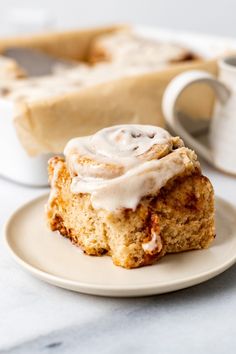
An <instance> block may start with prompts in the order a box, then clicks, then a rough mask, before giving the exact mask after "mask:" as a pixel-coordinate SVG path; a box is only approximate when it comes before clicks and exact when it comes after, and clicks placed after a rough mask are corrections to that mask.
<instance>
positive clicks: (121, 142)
mask: <svg viewBox="0 0 236 354" xmlns="http://www.w3.org/2000/svg"><path fill="white" fill-rule="evenodd" d="M64 153H65V156H66V162H67V165H68V168H69V171H70V174H71V176H72V183H71V191H72V193H89V194H91V202H92V205H93V207H94V208H96V209H100V208H101V209H106V210H110V211H116V210H119V209H122V208H130V209H133V210H135V208H136V207H137V205H138V204H139V202H140V199H141V198H142V197H144V196H147V195H152V194H155V193H156V192H157V191H158V190H159V189H160V188H162V187H163V186H164V185H165V184H166V182H167V181H168V180H169V179H171V178H172V177H174V176H175V175H178V174H180V173H182V172H183V171H184V169H185V168H186V166H187V165H193V164H196V157H195V155H194V157H193V154H194V153H193V152H192V151H191V150H188V149H186V148H185V147H183V142H182V140H181V139H179V138H173V137H171V135H170V134H169V133H168V132H167V131H166V130H164V129H162V128H159V127H154V126H149V125H119V126H113V127H109V128H105V129H102V130H100V131H98V132H97V133H96V134H94V135H93V136H88V137H82V138H76V139H72V140H71V141H69V143H68V144H67V146H66V148H65V151H64Z"/></svg>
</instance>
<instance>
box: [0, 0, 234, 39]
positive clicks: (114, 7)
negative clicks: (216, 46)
mask: <svg viewBox="0 0 236 354" xmlns="http://www.w3.org/2000/svg"><path fill="white" fill-rule="evenodd" d="M19 8H21V9H25V8H28V9H34V10H36V14H35V13H33V14H29V16H28V18H26V17H27V15H23V17H25V18H24V19H22V14H21V15H20V16H18V14H16V13H15V12H16V11H17V9H19ZM42 9H43V11H45V12H46V17H49V18H50V21H51V20H52V21H51V22H52V23H53V27H56V28H58V27H61V28H62V27H78V26H79V27H81V26H86V25H96V24H102V23H112V22H131V23H135V24H143V25H151V26H158V27H162V28H173V29H184V30H189V31H194V32H203V33H211V34H218V35H219V34H220V35H230V36H235V35H236V21H235V17H236V1H235V0H196V1H193V0H99V1H98V0H40V1H33V0H21V1H19V0H7V1H6V0H0V10H1V11H0V12H1V14H0V34H3V33H5V32H9V33H10V32H11V33H12V32H14V31H15V32H16V31H19V29H18V28H16V26H15V25H14V22H15V18H16V16H17V17H21V19H20V20H19V18H18V20H17V21H18V22H19V21H20V22H22V21H28V22H33V23H34V24H35V23H37V22H40V21H41V20H40V19H39V17H40V18H41V17H42V14H41V15H40V11H41V10H42ZM37 13H38V15H37ZM37 16H38V18H37Z"/></svg>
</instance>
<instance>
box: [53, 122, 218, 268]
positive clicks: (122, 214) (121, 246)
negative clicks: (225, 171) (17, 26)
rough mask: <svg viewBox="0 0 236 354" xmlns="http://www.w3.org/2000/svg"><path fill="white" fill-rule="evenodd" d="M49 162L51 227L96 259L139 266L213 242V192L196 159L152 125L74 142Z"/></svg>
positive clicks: (106, 131) (118, 128) (104, 132)
mask: <svg viewBox="0 0 236 354" xmlns="http://www.w3.org/2000/svg"><path fill="white" fill-rule="evenodd" d="M64 154H65V159H64V158H61V157H55V158H53V159H51V160H50V161H49V178H50V181H51V194H50V198H49V201H48V205H47V216H48V222H49V226H50V228H51V229H52V230H53V231H55V230H57V231H59V232H60V233H61V234H62V235H63V236H66V237H68V238H70V239H71V240H72V242H73V243H74V244H76V245H78V246H80V247H81V248H82V249H83V250H84V252H86V253H87V254H90V255H102V254H105V253H106V254H108V255H110V256H111V257H112V259H113V262H114V263H115V264H116V265H120V266H122V267H125V268H135V267H139V266H142V265H147V264H150V263H153V262H154V261H156V260H158V259H159V258H161V257H162V256H163V255H165V254H166V253H173V252H181V251H186V250H192V249H200V248H206V247H208V246H209V244H210V243H211V241H212V240H213V239H214V234H215V231H214V194H213V188H212V185H211V183H210V181H209V180H208V179H207V178H206V177H204V176H202V174H201V169H200V164H199V162H198V160H197V157H196V154H195V153H194V152H193V151H192V150H190V149H188V148H186V147H185V146H184V143H183V141H182V140H181V139H180V138H179V137H172V136H171V135H170V134H169V133H168V132H167V131H166V130H164V129H162V128H159V127H155V126H148V125H119V126H113V127H109V128H105V129H102V130H100V131H98V132H97V133H96V134H94V135H92V136H86V137H81V138H75V139H72V140H71V141H69V142H68V144H67V146H66V148H65V151H64Z"/></svg>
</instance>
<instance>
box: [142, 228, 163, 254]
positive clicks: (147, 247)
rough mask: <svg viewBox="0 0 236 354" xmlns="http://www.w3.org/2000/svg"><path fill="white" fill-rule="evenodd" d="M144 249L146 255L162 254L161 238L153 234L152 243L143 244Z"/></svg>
mask: <svg viewBox="0 0 236 354" xmlns="http://www.w3.org/2000/svg"><path fill="white" fill-rule="evenodd" d="M142 248H143V250H144V252H146V253H150V254H151V253H153V252H154V251H157V252H160V251H161V250H162V241H161V236H160V235H158V234H157V233H156V232H152V238H151V240H150V241H148V242H145V243H143V244H142Z"/></svg>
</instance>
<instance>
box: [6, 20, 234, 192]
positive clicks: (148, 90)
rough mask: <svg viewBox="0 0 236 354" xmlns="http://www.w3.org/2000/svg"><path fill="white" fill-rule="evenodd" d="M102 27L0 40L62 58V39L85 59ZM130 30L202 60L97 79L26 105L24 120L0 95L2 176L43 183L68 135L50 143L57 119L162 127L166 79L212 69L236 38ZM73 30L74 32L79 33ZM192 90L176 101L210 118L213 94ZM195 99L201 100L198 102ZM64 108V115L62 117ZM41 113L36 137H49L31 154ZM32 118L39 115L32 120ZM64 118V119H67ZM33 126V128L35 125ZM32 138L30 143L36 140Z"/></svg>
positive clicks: (68, 53) (96, 124)
mask: <svg viewBox="0 0 236 354" xmlns="http://www.w3.org/2000/svg"><path fill="white" fill-rule="evenodd" d="M116 29H117V26H114V27H113V29H112V28H109V29H108V31H109V32H110V31H112V30H116ZM101 31H103V32H102V33H106V30H104V28H103V29H97V30H93V31H92V32H91V31H90V32H89V31H87V32H86V31H81V32H80V31H78V32H73V33H74V34H73V40H72V39H71V38H72V37H71V35H66V33H64V34H60V35H59V36H57V35H56V34H54V35H45V36H43V37H40V38H39V37H37V38H36V37H35V38H34V37H32V38H31V39H30V40H29V39H28V41H27V44H25V43H26V42H25V39H20V40H19V39H16V40H15V41H14V40H13V39H11V40H10V41H9V42H7V40H0V52H1V51H3V50H4V48H7V47H9V46H12V45H15V46H16V45H18V44H19V43H20V45H22V46H24V45H27V46H28V47H30V46H33V47H36V48H39V49H42V50H45V51H46V52H48V53H52V54H55V55H58V56H60V57H61V56H62V54H63V51H62V49H61V45H62V44H63V45H64V48H65V57H66V58H68V57H70V58H72V59H81V58H82V59H84V58H86V53H87V50H88V45H89V42H90V41H91V40H93V38H94V36H96V33H97V34H100V33H101ZM104 31H105V32H104ZM134 31H136V32H137V33H139V34H142V35H143V36H146V37H150V38H156V39H158V40H171V41H176V42H179V43H182V44H183V45H185V46H186V47H189V48H192V49H193V50H194V51H195V52H197V53H199V54H200V55H201V57H202V58H204V60H203V59H202V60H200V61H198V62H193V63H186V64H185V63H184V64H181V65H180V64H178V65H176V66H173V67H171V68H170V69H165V70H164V71H161V72H156V73H151V74H150V73H149V74H145V75H137V76H136V77H129V78H121V79H119V80H115V81H114V82H106V83H104V84H100V85H99V87H89V88H87V89H85V90H82V91H80V92H78V93H76V94H74V95H70V96H66V97H64V98H63V100H54V101H53V102H47V103H46V104H45V105H43V106H42V105H41V106H40V107H34V113H35V114H32V107H27V109H26V110H27V114H28V116H27V119H25V120H23V119H22V114H23V113H22V111H20V112H18V111H16V107H15V106H14V105H13V104H10V103H9V102H6V101H5V100H0V111H1V115H2V118H1V120H0V151H1V153H0V154H2V156H1V164H0V174H1V175H2V176H4V177H6V178H9V179H11V180H14V181H17V182H20V183H24V184H26V185H32V186H44V185H47V183H48V182H47V168H46V167H47V160H48V158H49V157H50V156H51V155H52V153H60V152H62V150H63V145H64V143H65V142H66V140H67V139H68V137H69V136H66V133H65V136H64V137H63V139H61V140H60V144H53V139H54V137H55V134H56V132H57V131H56V129H57V128H56V127H55V121H57V122H59V123H60V122H61V124H62V127H63V124H64V125H68V124H69V123H68V119H69V120H71V122H72V123H73V124H75V126H76V121H77V122H81V125H83V126H84V127H85V128H86V127H87V126H86V124H87V122H89V127H88V128H86V129H84V130H83V132H82V134H81V131H79V133H80V135H83V134H90V133H92V132H94V131H95V130H98V129H99V128H101V127H102V126H104V125H107V124H108V123H109V125H111V124H117V123H121V122H122V123H134V122H135V123H149V124H156V125H160V126H163V125H164V117H163V116H162V112H161V98H162V94H163V92H164V90H165V87H166V85H167V84H168V82H169V81H170V80H171V79H172V78H173V77H174V76H175V75H177V74H178V73H180V72H182V71H185V70H191V69H194V68H196V69H203V70H207V71H209V72H211V73H213V74H216V73H217V71H216V61H215V60H214V58H215V57H217V56H219V55H221V54H222V53H224V52H225V51H227V50H235V49H236V41H235V40H233V39H227V40H226V39H224V38H222V39H221V38H218V37H209V36H203V35H189V34H187V33H176V32H175V33H173V32H171V31H164V30H158V29H150V28H146V27H139V26H137V27H135V28H134ZM70 33H71V32H70ZM75 33H77V34H78V35H77V37H76V36H75ZM88 33H89V34H88ZM91 33H92V34H91ZM80 41H81V43H82V47H83V48H82V49H83V50H79V51H78V50H77V51H76V50H75V49H73V52H72V51H71V43H77V44H78V46H79V43H80ZM66 43H68V46H66V45H65V44H66ZM68 48H69V49H68ZM191 90H192V91H191ZM191 90H189V92H188V93H186V95H185V97H183V99H181V100H180V105H182V106H183V107H184V109H185V111H187V112H188V111H189V113H190V115H191V116H192V117H194V116H195V117H198V116H205V117H209V116H210V114H211V109H212V105H213V95H212V97H211V93H210V92H209V91H206V92H207V95H206V92H205V91H204V90H205V89H203V88H202V87H201V89H200V88H199V87H196V88H193V89H191ZM196 95H198V102H197V104H196V102H195V101H194V97H195V96H196ZM206 98H207V99H206ZM199 101H200V102H201V104H200V105H199ZM52 106H53V107H54V112H55V114H54V115H53V119H52V114H51V113H52V109H51V107H52ZM65 108H66V112H67V117H65V118H64V117H63V118H61V116H62V114H63V111H65ZM26 110H25V112H26ZM25 112H24V114H25ZM25 117H26V114H25ZM41 117H42V121H45V122H47V123H46V125H45V127H46V128H45V129H44V130H43V129H40V137H39V135H38V136H36V138H37V139H38V140H40V139H41V141H42V140H43V139H44V140H45V141H47V147H46V148H45V146H46V145H45V146H43V144H41V145H42V146H39V147H38V146H37V149H35V151H33V153H32V154H31V156H30V154H29V151H27V144H28V142H29V140H30V139H31V136H30V134H28V132H29V130H30V129H31V126H32V124H33V125H34V124H35V122H38V121H40V120H41ZM68 117H69V118H68ZM39 118H40V119H39ZM34 119H37V120H35V121H34ZM65 119H67V122H66V123H65ZM72 123H71V124H72ZM36 125H37V124H36ZM77 125H79V124H77ZM16 126H17V127H18V128H17V129H16V128H15V127H16ZM36 128H37V127H36ZM65 130H66V129H65ZM35 131H36V133H37V129H35ZM73 132H74V135H77V134H78V132H77V130H76V129H73ZM50 136H51V137H52V139H51V141H52V144H50ZM19 139H20V141H19ZM37 139H36V140H37ZM36 140H34V141H33V143H32V144H31V145H30V146H32V145H33V144H34V145H35V141H36Z"/></svg>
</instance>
